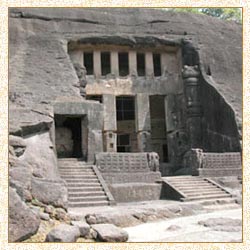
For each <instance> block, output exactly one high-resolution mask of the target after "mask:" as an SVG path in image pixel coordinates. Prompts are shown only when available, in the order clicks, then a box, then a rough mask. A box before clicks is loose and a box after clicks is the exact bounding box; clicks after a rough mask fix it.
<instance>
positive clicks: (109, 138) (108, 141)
mask: <svg viewBox="0 0 250 250" xmlns="http://www.w3.org/2000/svg"><path fill="white" fill-rule="evenodd" d="M103 140H104V147H105V148H104V151H105V152H116V150H117V134H116V133H113V132H112V131H107V132H104V133H103Z"/></svg>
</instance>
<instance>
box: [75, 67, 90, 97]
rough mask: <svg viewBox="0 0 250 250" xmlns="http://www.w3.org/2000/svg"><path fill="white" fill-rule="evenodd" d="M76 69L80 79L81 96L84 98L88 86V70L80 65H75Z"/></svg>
mask: <svg viewBox="0 0 250 250" xmlns="http://www.w3.org/2000/svg"><path fill="white" fill-rule="evenodd" d="M74 68H75V71H76V74H77V77H78V79H79V84H80V94H81V95H82V96H85V95H86V92H85V87H86V85H87V79H86V75H87V70H86V68H85V67H84V66H82V65H81V64H79V63H74Z"/></svg>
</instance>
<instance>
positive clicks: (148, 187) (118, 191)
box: [109, 183, 162, 202]
mask: <svg viewBox="0 0 250 250" xmlns="http://www.w3.org/2000/svg"><path fill="white" fill-rule="evenodd" d="M161 187H162V184H148V183H126V184H112V185H109V190H110V192H111V193H112V195H113V197H114V199H115V201H116V202H133V201H147V200H159V199H160V196H161Z"/></svg>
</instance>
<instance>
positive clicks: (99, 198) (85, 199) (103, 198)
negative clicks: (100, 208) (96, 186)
mask: <svg viewBox="0 0 250 250" xmlns="http://www.w3.org/2000/svg"><path fill="white" fill-rule="evenodd" d="M107 200H108V199H107V197H106V196H105V195H101V196H87V197H80V198H79V197H69V202H88V201H89V202H90V201H91V202H92V201H107Z"/></svg>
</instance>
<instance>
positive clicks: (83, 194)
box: [68, 189, 105, 197]
mask: <svg viewBox="0 0 250 250" xmlns="http://www.w3.org/2000/svg"><path fill="white" fill-rule="evenodd" d="M84 190H85V189H84ZM68 194H69V196H70V197H87V196H91V197H95V196H102V195H105V192H104V191H92V192H86V191H82V192H81V191H80V192H78V191H73V192H72V191H71V192H69V193H68Z"/></svg>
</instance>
